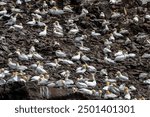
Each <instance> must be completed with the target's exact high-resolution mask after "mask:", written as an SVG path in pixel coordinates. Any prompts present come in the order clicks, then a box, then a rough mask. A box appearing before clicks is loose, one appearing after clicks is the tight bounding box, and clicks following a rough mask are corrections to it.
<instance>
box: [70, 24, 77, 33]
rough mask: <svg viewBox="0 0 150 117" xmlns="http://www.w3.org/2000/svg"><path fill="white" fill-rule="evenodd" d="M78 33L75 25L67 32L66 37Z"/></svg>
mask: <svg viewBox="0 0 150 117" xmlns="http://www.w3.org/2000/svg"><path fill="white" fill-rule="evenodd" d="M78 32H79V28H78V27H77V25H76V24H75V25H74V27H73V28H71V29H70V30H69V32H68V35H75V34H77V33H78Z"/></svg>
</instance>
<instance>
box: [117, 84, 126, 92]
mask: <svg viewBox="0 0 150 117" xmlns="http://www.w3.org/2000/svg"><path fill="white" fill-rule="evenodd" d="M125 87H126V86H125V84H124V83H123V84H121V85H120V86H119V90H120V91H121V92H124V90H125Z"/></svg>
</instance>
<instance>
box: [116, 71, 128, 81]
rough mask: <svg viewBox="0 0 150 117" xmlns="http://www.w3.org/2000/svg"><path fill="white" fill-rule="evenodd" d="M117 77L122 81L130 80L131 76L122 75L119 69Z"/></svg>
mask: <svg viewBox="0 0 150 117" xmlns="http://www.w3.org/2000/svg"><path fill="white" fill-rule="evenodd" d="M116 78H117V79H118V80H121V81H129V78H128V77H127V76H124V75H122V74H121V72H120V71H117V73H116Z"/></svg>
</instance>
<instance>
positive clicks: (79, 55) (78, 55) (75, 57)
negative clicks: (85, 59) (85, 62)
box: [71, 51, 81, 61]
mask: <svg viewBox="0 0 150 117" xmlns="http://www.w3.org/2000/svg"><path fill="white" fill-rule="evenodd" d="M77 53H78V54H77V55H75V56H73V57H72V58H71V60H73V61H79V60H80V58H81V52H80V51H79V52H77Z"/></svg>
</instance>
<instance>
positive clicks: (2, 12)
mask: <svg viewBox="0 0 150 117" xmlns="http://www.w3.org/2000/svg"><path fill="white" fill-rule="evenodd" d="M6 13H7V10H6V8H5V7H4V8H3V10H2V11H0V15H4V14H6Z"/></svg>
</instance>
